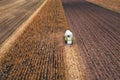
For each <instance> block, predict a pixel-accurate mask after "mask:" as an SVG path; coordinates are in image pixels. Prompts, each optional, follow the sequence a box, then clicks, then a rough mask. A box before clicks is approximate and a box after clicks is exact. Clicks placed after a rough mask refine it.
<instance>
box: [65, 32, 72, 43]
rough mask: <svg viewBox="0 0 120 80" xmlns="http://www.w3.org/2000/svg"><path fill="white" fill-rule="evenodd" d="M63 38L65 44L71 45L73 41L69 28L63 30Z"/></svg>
mask: <svg viewBox="0 0 120 80" xmlns="http://www.w3.org/2000/svg"><path fill="white" fill-rule="evenodd" d="M64 40H65V43H66V44H69V45H71V44H72V43H73V33H72V32H71V31H70V30H66V31H65V34H64Z"/></svg>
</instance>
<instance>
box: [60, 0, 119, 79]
mask: <svg viewBox="0 0 120 80" xmlns="http://www.w3.org/2000/svg"><path fill="white" fill-rule="evenodd" d="M62 1H63V6H64V10H65V13H66V16H67V18H68V21H69V24H70V26H71V30H72V31H73V32H74V36H75V37H76V42H77V44H78V47H79V56H81V57H82V59H83V60H84V65H85V66H86V67H85V74H86V79H87V80H120V14H117V13H114V12H112V11H109V10H107V9H104V8H101V7H99V6H96V5H93V4H91V3H88V2H85V1H84V0H62Z"/></svg>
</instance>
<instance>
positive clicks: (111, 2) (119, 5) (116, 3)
mask: <svg viewBox="0 0 120 80" xmlns="http://www.w3.org/2000/svg"><path fill="white" fill-rule="evenodd" d="M87 1H88V2H91V3H94V4H97V5H99V6H102V7H104V8H107V9H110V10H112V11H115V12H119V13H120V0H87Z"/></svg>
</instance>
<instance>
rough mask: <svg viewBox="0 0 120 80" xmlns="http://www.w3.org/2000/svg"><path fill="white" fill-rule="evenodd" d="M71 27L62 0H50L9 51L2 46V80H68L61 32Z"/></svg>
mask: <svg viewBox="0 0 120 80" xmlns="http://www.w3.org/2000/svg"><path fill="white" fill-rule="evenodd" d="M48 13H49V14H48ZM67 27H68V25H67V22H66V19H65V16H64V12H63V8H62V4H61V1H60V0H47V2H46V3H45V5H44V6H43V7H42V8H41V10H40V11H39V12H38V14H37V15H36V16H35V17H34V18H33V19H32V22H31V23H30V24H28V25H27V27H26V29H25V30H24V31H23V33H21V35H20V36H19V37H18V38H17V39H16V40H15V41H14V42H13V43H11V44H10V45H11V46H10V48H9V49H8V51H6V52H5V53H2V50H1V49H3V48H2V47H1V49H0V52H1V53H0V54H2V55H1V56H0V57H1V63H0V80H6V79H9V80H11V79H13V80H14V79H15V80H21V79H24V80H65V66H64V58H63V48H64V47H63V45H60V44H61V43H59V42H60V41H59V40H60V39H61V40H62V37H61V38H59V37H57V35H63V33H64V31H65V30H66V29H67ZM13 35H14V34H13ZM9 40H10V39H9ZM62 44H63V43H62ZM5 45H6V44H3V46H5ZM6 48H7V47H6ZM2 56H3V57H2Z"/></svg>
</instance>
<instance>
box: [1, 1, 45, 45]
mask: <svg viewBox="0 0 120 80" xmlns="http://www.w3.org/2000/svg"><path fill="white" fill-rule="evenodd" d="M43 2H44V0H32V1H31V0H0V44H1V43H2V42H3V41H4V40H5V39H7V38H8V37H9V36H10V35H11V34H12V33H13V32H14V31H15V30H16V28H18V27H19V26H20V25H21V24H22V23H23V22H25V21H26V20H27V19H28V18H29V16H30V15H31V14H32V13H33V12H34V11H35V10H36V9H37V8H38V7H39V6H40V5H41V4H42V3H43Z"/></svg>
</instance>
